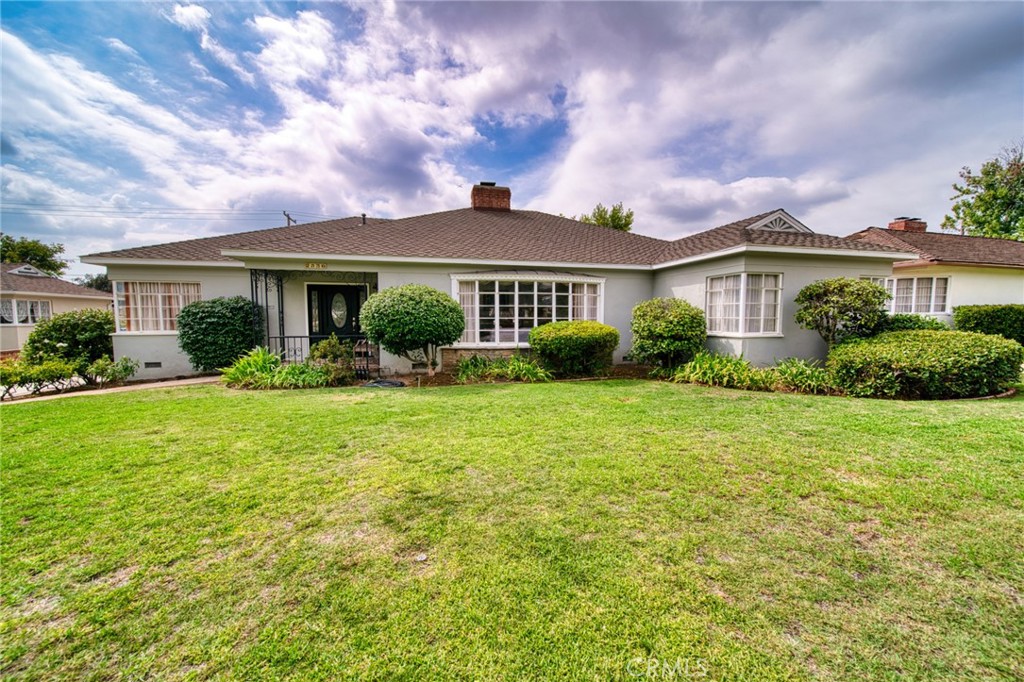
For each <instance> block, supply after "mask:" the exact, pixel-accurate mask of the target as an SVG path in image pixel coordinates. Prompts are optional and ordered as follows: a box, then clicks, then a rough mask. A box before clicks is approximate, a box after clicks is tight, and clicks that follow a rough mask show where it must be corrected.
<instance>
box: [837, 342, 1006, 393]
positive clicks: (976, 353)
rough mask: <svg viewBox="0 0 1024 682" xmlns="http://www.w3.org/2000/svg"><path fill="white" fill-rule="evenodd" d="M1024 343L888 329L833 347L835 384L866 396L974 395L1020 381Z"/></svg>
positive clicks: (1000, 389)
mask: <svg viewBox="0 0 1024 682" xmlns="http://www.w3.org/2000/svg"><path fill="white" fill-rule="evenodd" d="M1022 362H1024V347H1022V346H1021V345H1020V344H1019V343H1017V342H1016V341H1011V340H1009V339H1004V338H1002V337H1000V336H993V335H989V334H973V333H968V332H954V331H949V332H939V331H931V330H920V331H905V332H889V333H886V334H879V335H878V336H874V337H871V338H869V339H860V340H856V341H850V342H848V343H844V344H841V345H839V346H836V347H835V348H833V349H832V350H831V351H830V352H829V355H828V363H827V367H828V369H829V371H830V372H831V374H832V380H833V382H834V383H835V385H836V386H837V387H838V388H840V389H841V390H843V391H845V392H846V393H847V394H849V395H851V396H857V397H862V398H926V399H937V398H975V397H980V396H986V395H993V394H996V393H999V392H1000V391H1004V390H1006V389H1007V388H1009V387H1010V386H1011V385H1012V384H1014V383H1015V382H1017V381H1019V380H1020V370H1021V363H1022Z"/></svg>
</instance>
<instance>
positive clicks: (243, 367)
mask: <svg viewBox="0 0 1024 682" xmlns="http://www.w3.org/2000/svg"><path fill="white" fill-rule="evenodd" d="M332 336H333V335H332ZM320 344H327V345H326V346H323V347H321V348H319V349H317V348H316V346H319V345H320ZM320 344H316V346H314V347H313V348H312V349H310V356H309V357H308V358H307V359H306V362H296V363H290V364H284V363H282V362H281V358H280V357H279V356H278V355H277V354H276V353H274V352H272V351H271V350H270V349H268V348H264V347H262V346H260V347H257V348H253V349H252V350H251V351H249V352H248V353H246V354H245V355H243V356H242V357H240V358H238V359H237V360H235V362H234V363H232V364H231V366H230V367H226V368H224V369H223V370H221V371H222V375H221V381H223V382H224V383H225V384H227V385H228V386H231V387H233V388H246V389H269V388H325V387H328V386H344V385H347V384H350V383H352V381H353V379H355V372H354V370H353V368H352V355H351V348H352V345H351V344H348V343H341V342H339V341H338V339H337V337H334V340H333V341H332V340H331V339H326V340H325V341H321V342H320ZM314 349H315V350H316V357H314V353H313V351H314ZM346 353H347V355H346Z"/></svg>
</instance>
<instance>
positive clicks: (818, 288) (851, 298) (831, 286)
mask: <svg viewBox="0 0 1024 682" xmlns="http://www.w3.org/2000/svg"><path fill="white" fill-rule="evenodd" d="M890 298H891V296H890V294H889V293H888V292H887V291H886V290H885V289H884V288H883V287H881V286H879V285H877V284H874V283H872V282H869V281H867V280H860V279H853V278H850V277H836V278H834V279H823V280H818V281H817V282H811V283H810V284H808V285H807V286H805V287H804V288H803V289H801V290H800V293H798V294H797V295H796V303H797V305H799V306H800V307H799V309H798V310H797V312H796V321H797V324H799V325H800V326H801V327H803V328H804V329H812V330H814V331H816V332H818V333H819V334H820V335H821V338H823V339H824V340H825V343H826V344H828V346H829V347H830V348H831V347H832V346H834V345H836V344H837V343H839V342H841V341H843V340H844V339H846V338H852V337H859V336H867V335H868V334H869V333H870V330H873V329H874V328H875V327H876V326H878V325H879V324H880V323H881V321H882V319H883V316H884V315H885V311H884V310H883V306H884V305H885V302H886V301H888V300H889V299H890Z"/></svg>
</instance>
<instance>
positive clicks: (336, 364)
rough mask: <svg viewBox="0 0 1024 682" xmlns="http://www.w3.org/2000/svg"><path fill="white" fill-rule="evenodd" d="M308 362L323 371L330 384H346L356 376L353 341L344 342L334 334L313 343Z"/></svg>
mask: <svg viewBox="0 0 1024 682" xmlns="http://www.w3.org/2000/svg"><path fill="white" fill-rule="evenodd" d="M306 364H307V365H310V366H312V367H316V368H318V369H319V371H321V372H323V373H324V374H325V376H326V377H327V385H328V386H346V385H348V384H351V383H352V382H353V381H355V378H356V358H355V347H354V346H353V345H352V342H351V341H344V342H342V341H340V340H339V339H338V337H337V336H335V335H334V334H331V335H330V336H329V337H328V338H326V339H324V340H323V341H321V342H319V343H316V344H313V347H312V348H310V349H309V356H308V357H307V358H306Z"/></svg>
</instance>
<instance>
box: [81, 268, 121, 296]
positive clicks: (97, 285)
mask: <svg viewBox="0 0 1024 682" xmlns="http://www.w3.org/2000/svg"><path fill="white" fill-rule="evenodd" d="M75 282H76V283H78V284H81V285H82V286H83V287H89V288H90V289H96V290H97V291H105V292H107V293H108V294H110V293H113V292H114V283H113V282H111V281H110V278H109V277H107V274H106V273H105V272H101V273H99V274H98V275H84V276H82V277H77V278H75Z"/></svg>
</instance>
